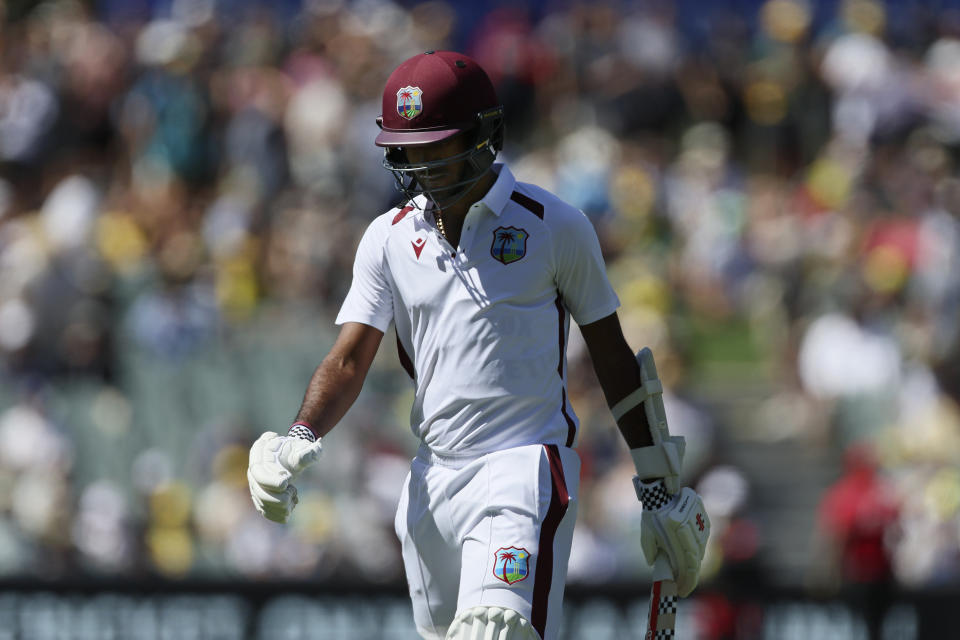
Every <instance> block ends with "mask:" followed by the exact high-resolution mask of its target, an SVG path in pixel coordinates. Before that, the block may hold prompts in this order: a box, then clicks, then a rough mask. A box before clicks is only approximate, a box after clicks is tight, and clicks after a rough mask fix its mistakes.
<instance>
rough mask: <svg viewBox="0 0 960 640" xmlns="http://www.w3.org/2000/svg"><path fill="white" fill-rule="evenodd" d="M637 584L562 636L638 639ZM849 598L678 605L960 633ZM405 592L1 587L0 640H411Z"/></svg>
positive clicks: (711, 623) (739, 626)
mask: <svg viewBox="0 0 960 640" xmlns="http://www.w3.org/2000/svg"><path fill="white" fill-rule="evenodd" d="M647 594H648V591H647V588H646V586H645V585H604V586H602V587H585V586H576V585H571V586H570V587H568V589H567V593H566V597H565V602H564V621H563V626H562V628H563V631H562V634H561V639H562V640H619V639H629V638H642V634H643V627H644V621H645V617H646V607H647ZM859 602H861V600H859V599H857V598H856V597H853V596H851V597H849V598H848V597H841V598H834V599H826V598H812V597H810V596H808V595H805V594H803V593H800V592H796V591H789V590H783V589H775V588H768V587H764V588H762V589H758V590H757V592H756V593H751V594H748V595H747V596H746V597H744V596H740V597H735V598H734V597H730V596H729V595H726V594H725V593H724V592H722V591H720V590H716V589H702V590H698V592H697V593H696V594H695V596H694V597H692V598H688V599H685V600H683V601H681V607H680V611H679V615H678V620H677V637H678V638H689V639H691V640H693V639H697V640H714V639H720V638H732V639H733V638H735V639H736V640H749V639H754V638H755V639H758V640H810V639H817V640H872V638H871V636H870V632H869V631H868V626H869V625H868V617H870V614H871V613H875V614H877V615H876V618H877V620H878V624H877V626H876V630H875V632H874V634H875V636H876V637H878V638H879V639H880V640H926V639H928V638H930V639H933V638H937V639H942V638H954V637H960V634H958V633H957V632H955V631H953V622H952V620H951V619H948V616H949V615H950V614H951V613H952V611H951V607H956V605H957V604H958V603H960V592H956V591H942V592H911V593H898V594H894V595H893V596H892V597H891V598H890V599H889V601H888V603H887V605H886V606H885V607H884V611H874V612H869V611H868V612H866V613H867V615H864V612H863V611H861V610H860V608H859V607H858V603H859ZM417 638H419V636H418V635H417V633H416V631H415V629H414V626H413V620H412V616H411V613H410V605H409V601H408V600H407V597H406V591H405V588H404V587H403V586H402V585H356V584H355V585H330V584H310V583H303V582H297V583H277V584H274V583H270V584H267V583H262V582H231V583H224V582H121V581H70V582H49V583H45V582H17V583H6V584H2V583H0V640H75V639H76V640H416V639H417Z"/></svg>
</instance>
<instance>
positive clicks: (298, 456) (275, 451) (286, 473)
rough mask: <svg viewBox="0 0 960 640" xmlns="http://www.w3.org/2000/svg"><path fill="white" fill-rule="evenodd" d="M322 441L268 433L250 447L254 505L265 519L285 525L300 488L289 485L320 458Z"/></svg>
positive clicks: (250, 481) (250, 471)
mask: <svg viewBox="0 0 960 640" xmlns="http://www.w3.org/2000/svg"><path fill="white" fill-rule="evenodd" d="M320 451H321V445H320V440H319V439H317V441H316V442H311V441H310V440H309V439H304V438H301V437H296V436H291V435H287V436H281V435H277V434H276V433H274V432H273V431H267V432H266V433H264V434H263V435H261V436H260V437H259V438H257V441H256V442H254V443H253V446H252V447H250V466H249V467H247V482H249V483H250V497H251V498H252V499H253V506H255V507H256V508H257V511H259V512H260V515H262V516H263V517H264V518H266V519H268V520H273V521H274V522H280V523H284V522H286V521H287V518H289V517H290V513H291V512H292V511H293V508H294V507H295V506H297V488H296V487H294V486H293V485H292V484H290V482H291V481H292V480H293V479H294V478H295V477H296V476H297V474H299V473H300V472H301V471H303V470H304V469H306V468H307V467H308V466H309V465H310V464H312V463H313V462H316V460H317V458H319V457H320Z"/></svg>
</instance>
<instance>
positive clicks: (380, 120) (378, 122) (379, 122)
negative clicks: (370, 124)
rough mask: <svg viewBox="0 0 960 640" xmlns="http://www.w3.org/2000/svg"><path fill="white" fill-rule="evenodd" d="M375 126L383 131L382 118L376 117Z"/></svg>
mask: <svg viewBox="0 0 960 640" xmlns="http://www.w3.org/2000/svg"><path fill="white" fill-rule="evenodd" d="M377 126H378V127H379V128H381V129H383V116H377Z"/></svg>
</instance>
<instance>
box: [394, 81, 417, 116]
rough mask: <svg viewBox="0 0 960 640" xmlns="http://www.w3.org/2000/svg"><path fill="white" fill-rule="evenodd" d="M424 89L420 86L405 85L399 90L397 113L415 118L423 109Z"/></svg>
mask: <svg viewBox="0 0 960 640" xmlns="http://www.w3.org/2000/svg"><path fill="white" fill-rule="evenodd" d="M422 96H423V91H420V87H403V88H401V89H400V90H398V91H397V113H398V114H400V117H401V118H406V119H407V120H413V119H414V118H416V117H417V116H418V115H420V113H421V112H422V111H423V100H421V97H422Z"/></svg>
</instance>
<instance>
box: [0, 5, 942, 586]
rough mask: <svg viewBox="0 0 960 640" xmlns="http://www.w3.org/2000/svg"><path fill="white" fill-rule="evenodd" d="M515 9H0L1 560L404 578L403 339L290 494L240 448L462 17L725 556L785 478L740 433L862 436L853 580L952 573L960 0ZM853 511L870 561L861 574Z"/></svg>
mask: <svg viewBox="0 0 960 640" xmlns="http://www.w3.org/2000/svg"><path fill="white" fill-rule="evenodd" d="M495 4H496V5H497V6H496V7H492V6H491V7H490V8H483V9H481V8H480V6H481V5H479V4H477V3H467V2H463V3H457V2H444V1H443V0H429V1H426V2H420V3H414V2H391V1H390V0H353V1H351V0H302V1H297V0H288V1H285V2H278V3H267V2H256V1H255V0H169V1H165V2H160V1H159V0H158V1H156V2H150V1H148V0H142V1H139V2H110V1H104V2H88V3H81V2H77V1H73V0H51V1H47V2H39V3H15V2H7V3H4V2H0V14H4V19H3V20H2V22H0V353H2V358H0V377H2V385H0V576H24V575H26V576H41V577H59V576H64V575H71V574H75V573H84V574H93V575H124V576H134V577H136V576H145V575H153V574H159V575H163V576H169V577H196V576H207V577H223V576H241V577H244V578H252V579H269V578H276V577H281V578H307V577H309V578H312V579H323V578H326V577H337V578H354V579H359V580H372V581H382V582H391V581H397V580H400V579H401V576H402V566H401V563H400V556H399V550H398V546H397V543H396V541H395V539H394V534H393V530H392V522H393V511H394V508H395V505H396V501H397V498H398V490H399V485H400V481H401V480H402V477H403V475H404V474H405V472H406V469H407V464H408V461H409V457H410V456H411V455H412V454H413V452H414V451H415V448H416V443H415V442H413V441H412V440H413V439H412V436H410V434H409V431H408V427H407V416H408V412H409V405H410V399H411V397H412V390H411V389H410V387H409V383H408V382H407V381H406V376H405V374H403V373H402V371H401V369H400V365H399V364H398V362H397V358H396V354H394V353H392V352H391V350H390V349H389V348H384V349H382V350H381V354H380V355H379V356H378V359H377V363H376V364H375V368H374V370H373V371H372V373H371V376H370V378H369V380H368V384H367V386H366V388H365V390H364V392H363V395H362V396H361V399H360V401H359V402H358V404H357V406H356V407H355V408H354V409H353V410H352V411H351V413H350V414H348V416H347V418H346V419H345V420H344V424H342V425H341V426H340V428H338V429H337V430H335V431H334V432H333V433H332V434H331V435H330V436H329V437H328V438H326V439H325V451H326V455H325V456H324V458H323V459H322V463H321V464H319V465H317V467H318V468H317V469H316V471H315V472H314V473H312V475H310V476H309V477H308V478H307V479H305V480H303V481H302V482H301V485H302V486H301V491H300V505H299V507H298V509H297V512H296V514H295V516H294V517H293V519H292V522H291V524H290V525H288V526H286V527H282V526H280V525H274V524H272V523H269V522H267V521H265V520H263V519H262V518H260V517H259V516H258V515H257V514H256V513H255V512H254V510H253V509H252V507H251V504H250V502H249V497H248V495H247V489H246V479H245V469H246V455H247V449H248V447H249V444H250V442H251V441H252V440H253V439H254V438H255V437H256V435H257V434H259V433H260V432H261V431H262V430H264V429H265V428H271V429H274V430H284V429H285V428H286V426H287V425H288V424H289V422H290V420H291V418H292V417H293V415H294V413H295V412H296V410H297V408H298V406H299V402H300V398H301V395H302V393H303V390H304V388H305V386H306V383H307V381H308V379H309V376H310V373H311V372H312V370H313V367H314V366H316V364H318V363H319V359H320V358H321V357H322V356H323V354H324V353H325V352H326V349H327V348H328V347H329V346H330V344H332V340H333V336H334V335H335V334H334V331H335V327H334V326H333V318H334V317H335V315H336V312H337V310H338V308H339V305H340V303H341V301H342V299H343V296H344V294H345V293H346V290H347V288H348V287H349V284H350V273H351V266H352V261H353V256H354V250H355V246H356V243H357V241H358V239H359V235H360V234H361V233H362V231H363V230H364V229H365V227H366V225H367V224H368V223H369V221H370V220H372V219H373V218H374V217H375V216H376V215H378V214H379V213H381V212H383V211H385V210H386V209H388V208H389V207H390V206H392V205H393V204H395V203H397V202H398V201H399V194H398V193H397V192H396V191H395V190H394V187H393V182H392V179H391V178H390V176H389V175H388V174H387V172H385V171H384V170H383V169H382V167H381V166H380V160H381V153H382V152H381V151H380V150H379V149H377V148H376V147H375V146H374V145H373V139H374V137H375V136H376V133H377V129H376V125H375V124H374V119H375V117H376V116H377V115H378V114H379V111H380V92H381V90H382V84H383V82H384V81H385V79H386V77H387V75H388V74H389V72H390V71H391V70H392V69H393V68H394V67H395V66H396V65H397V64H398V63H399V62H400V61H402V60H403V59H405V58H407V57H408V56H410V55H413V54H414V53H417V52H420V51H423V50H428V49H442V48H455V49H458V50H462V51H465V52H466V53H468V54H470V55H472V56H473V57H475V58H476V59H477V60H478V61H479V62H480V63H481V64H482V65H483V66H484V67H485V68H486V69H487V70H488V71H489V72H490V74H491V76H492V78H493V80H494V82H495V84H496V86H497V88H498V92H499V95H500V97H501V100H502V101H503V102H504V104H505V107H506V113H507V125H506V126H507V144H506V148H505V149H504V152H503V153H502V158H503V159H504V160H505V161H507V162H509V163H510V164H511V167H512V168H513V169H514V172H515V173H516V174H517V176H518V178H519V179H521V180H524V181H528V182H535V183H538V184H540V185H542V186H543V187H545V188H547V189H550V190H552V191H554V192H555V193H557V194H558V195H559V196H561V197H562V198H564V199H566V200H568V201H569V202H571V203H573V204H574V205H576V206H577V207H579V208H581V209H582V210H583V211H584V212H585V213H586V214H587V215H588V216H589V217H590V219H591V220H592V221H593V223H594V224H595V226H596V228H597V230H598V233H599V235H600V238H601V243H602V246H603V249H604V252H605V256H606V259H607V264H608V269H609V273H610V275H611V278H612V280H613V283H614V285H615V287H616V289H617V291H618V292H619V294H620V297H621V300H622V302H623V307H622V309H621V311H620V314H621V320H622V322H623V324H624V328H625V332H626V335H627V339H628V341H629V342H630V344H632V345H634V346H635V347H637V348H639V346H641V345H649V346H650V347H651V348H652V349H653V351H654V353H656V354H657V358H658V366H659V368H660V371H661V375H662V377H663V378H664V381H665V383H666V386H667V387H668V388H669V390H668V392H667V394H666V396H667V400H666V402H667V409H668V414H669V417H670V421H671V428H672V430H673V431H675V432H677V433H682V434H685V435H686V436H687V438H688V453H687V460H686V468H685V473H686V475H687V481H688V482H690V483H693V484H694V485H695V486H697V488H698V490H699V491H700V492H701V493H702V494H703V495H704V497H705V500H706V501H707V503H708V504H707V508H708V511H709V512H710V513H711V517H712V520H713V526H714V534H713V538H712V541H711V548H710V550H709V552H708V557H707V559H706V561H705V569H704V578H703V580H704V582H707V583H709V582H711V581H720V580H724V579H726V578H731V576H737V575H746V574H744V573H743V572H744V571H755V570H760V571H766V572H768V573H769V572H776V571H777V570H778V569H779V568H780V567H778V565H777V559H776V557H773V558H761V557H759V556H758V554H760V553H762V550H763V549H764V548H765V546H766V545H765V544H764V543H763V541H762V539H763V536H764V529H763V524H764V523H763V522H762V521H761V519H760V518H758V517H757V514H756V511H755V507H756V505H755V501H754V498H753V496H754V494H755V491H756V490H757V489H759V488H761V486H762V485H763V484H764V482H765V478H763V477H755V476H754V475H753V474H751V469H750V466H749V461H746V462H745V461H743V460H734V459H733V457H732V456H730V455H728V453H729V452H730V451H731V450H732V449H735V447H734V446H733V445H734V444H735V443H737V442H745V441H753V442H761V443H767V444H771V445H778V446H785V447H790V446H794V445H795V446H798V447H800V446H802V447H804V448H805V450H807V449H810V450H813V451H814V452H818V455H820V456H821V457H823V458H824V459H826V460H831V459H833V460H837V465H836V474H835V475H834V476H833V477H829V478H824V479H823V483H824V486H826V483H828V482H830V481H832V480H835V479H837V477H839V475H840V460H841V457H840V456H839V453H841V452H844V451H856V452H869V453H868V454H866V453H864V454H862V455H857V456H854V457H855V459H856V470H855V471H856V472H857V473H859V472H860V471H862V470H863V468H864V465H867V466H868V467H869V469H870V470H871V471H870V473H869V474H868V479H869V481H863V482H860V481H849V479H848V478H846V476H844V479H841V480H839V482H840V483H841V484H842V486H839V485H838V487H839V488H838V487H834V488H833V489H831V490H830V492H827V493H825V494H824V497H823V506H822V507H821V510H820V512H819V515H818V514H815V513H811V514H810V524H809V526H810V527H813V526H814V518H817V517H819V520H817V522H819V528H818V529H817V532H818V533H817V535H818V536H819V538H820V542H819V543H818V544H820V545H824V546H826V547H828V548H830V549H831V550H832V551H833V552H834V553H833V554H827V556H826V557H829V558H836V560H835V563H834V565H833V568H834V569H837V570H836V571H835V572H832V574H833V578H832V579H833V580H840V581H846V582H857V581H862V580H878V579H879V580H884V581H894V582H896V583H898V584H900V585H904V586H908V587H924V586H930V585H942V584H953V585H956V584H958V583H960V409H958V406H960V405H958V403H960V335H958V331H960V322H958V319H960V173H958V169H960V166H958V161H960V153H958V152H960V5H958V6H957V8H954V9H951V8H949V7H950V3H945V2H937V3H924V2H921V1H919V0H916V1H913V2H898V3H887V4H884V3H882V2H877V1H875V0H844V1H838V2H812V1H806V0H767V1H766V2H761V1H760V0H756V1H754V2H748V1H744V2H729V3H720V2H707V1H706V0H703V1H702V2H698V1H694V0H684V1H681V2H676V3H673V2H666V1H656V0H651V1H649V2H640V3H634V2H616V1H609V2H589V3H588V2H576V1H573V0H571V1H569V2H557V3H548V2H529V3H509V4H507V3H503V4H502V6H501V5H500V3H495ZM934 7H935V8H934ZM384 344H385V345H387V346H389V345H390V344H391V341H390V340H385V341H384ZM569 357H570V362H571V366H570V372H571V374H570V375H571V380H570V387H571V388H570V396H571V401H572V403H573V405H574V408H575V409H576V411H577V412H578V414H579V416H580V418H581V420H582V423H583V426H582V428H581V433H580V436H579V438H580V439H579V451H580V453H581V456H582V458H583V460H584V466H583V488H582V500H581V506H580V512H579V520H580V521H579V524H578V527H577V533H576V537H575V540H574V552H573V556H572V558H571V567H570V575H571V581H579V582H608V581H630V580H635V579H637V578H640V577H644V576H645V575H646V573H645V572H646V571H647V570H648V569H647V568H646V566H645V563H644V561H643V558H642V553H641V550H640V547H639V544H638V540H639V535H638V531H639V518H640V510H639V509H638V508H637V509H631V508H630V505H631V504H635V503H634V501H635V498H634V497H633V488H632V486H631V483H630V476H631V475H632V468H631V463H630V460H629V457H628V456H627V455H626V454H627V452H626V447H625V445H623V443H622V440H621V439H620V437H619V434H618V433H617V430H616V427H615V425H614V424H613V421H612V418H611V417H610V415H609V411H608V410H607V409H606V405H605V403H604V401H603V399H602V397H601V395H600V393H599V390H598V387H597V384H596V382H595V379H594V377H593V373H592V371H591V370H590V367H589V364H588V356H587V354H586V352H585V349H584V348H583V344H582V342H581V341H580V340H579V334H578V332H577V331H576V330H573V331H571V344H570V352H569ZM731 443H733V444H731ZM798 464H801V463H799V462H798ZM782 471H783V473H784V474H785V475H790V474H793V473H794V472H795V471H796V470H795V469H789V468H787V469H783V470H782ZM851 473H854V471H851ZM861 477H867V476H857V478H861ZM881 479H882V482H881ZM822 489H823V487H815V488H812V489H811V490H816V491H818V492H819V491H821V490H822ZM818 495H819V494H818ZM861 498H864V499H862V500H861ZM863 505H867V506H866V507H863ZM864 538H868V539H869V541H870V542H868V543H867V547H869V549H868V551H867V552H866V553H867V555H868V556H869V557H867V559H866V560H864V561H865V562H867V563H868V564H869V563H870V562H873V563H874V564H876V565H877V567H879V569H877V570H876V571H873V572H872V573H871V572H869V571H868V572H867V574H863V573H857V572H856V571H854V572H852V573H851V572H850V571H844V570H843V568H844V567H850V566H860V565H857V560H858V558H859V559H860V560H863V556H862V554H863V553H864V552H863V549H864V548H865V547H864V543H863V540H864ZM858 554H861V555H858ZM871 554H872V555H871ZM861 564H862V563H861ZM758 565H759V569H757V568H756V567H757V566H758ZM751 567H752V568H751ZM875 568H876V567H875ZM738 571H739V573H738ZM830 573H831V572H818V573H817V579H818V580H820V581H821V582H822V581H823V578H824V575H827V574H830ZM864 575H866V577H864ZM878 576H879V578H878ZM731 579H732V578H731Z"/></svg>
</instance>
